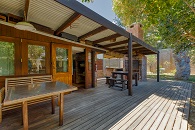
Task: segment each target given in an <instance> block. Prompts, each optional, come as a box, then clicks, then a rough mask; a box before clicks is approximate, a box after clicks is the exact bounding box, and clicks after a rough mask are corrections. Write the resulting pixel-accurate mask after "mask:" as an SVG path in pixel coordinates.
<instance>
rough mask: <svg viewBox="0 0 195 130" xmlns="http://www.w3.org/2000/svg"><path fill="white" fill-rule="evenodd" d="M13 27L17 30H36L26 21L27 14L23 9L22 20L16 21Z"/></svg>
mask: <svg viewBox="0 0 195 130" xmlns="http://www.w3.org/2000/svg"><path fill="white" fill-rule="evenodd" d="M14 27H15V28H17V29H19V30H27V31H35V30H36V28H35V27H34V26H33V25H32V24H30V23H29V22H27V14H26V12H25V11H24V21H22V22H18V23H16V24H15V26H14Z"/></svg>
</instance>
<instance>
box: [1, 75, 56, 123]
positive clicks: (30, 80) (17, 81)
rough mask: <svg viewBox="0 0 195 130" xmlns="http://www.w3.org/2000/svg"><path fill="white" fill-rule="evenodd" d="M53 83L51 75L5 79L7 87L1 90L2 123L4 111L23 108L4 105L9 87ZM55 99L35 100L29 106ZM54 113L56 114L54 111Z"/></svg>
mask: <svg viewBox="0 0 195 130" xmlns="http://www.w3.org/2000/svg"><path fill="white" fill-rule="evenodd" d="M51 81H52V76H51V75H44V76H29V77H17V78H6V79H5V87H3V88H2V89H1V90H0V123H1V122H2V111H7V110H11V109H15V108H19V107H21V104H18V103H17V104H14V105H9V106H6V105H4V104H3V100H4V98H5V95H6V93H7V90H8V87H13V86H17V85H28V84H34V83H43V82H51ZM53 98H55V97H49V96H48V97H45V98H40V99H37V100H33V101H30V102H28V105H32V104H36V103H39V102H44V101H47V100H52V101H53ZM52 113H54V111H53V109H52Z"/></svg>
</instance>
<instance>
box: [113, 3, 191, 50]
mask: <svg viewBox="0 0 195 130" xmlns="http://www.w3.org/2000/svg"><path fill="white" fill-rule="evenodd" d="M194 8H195V3H194V1H193V0H186V1H185V0H177V1H175V0H166V1H164V0H158V1H157V0H120V1H119V0H113V9H114V12H115V13H116V14H117V16H118V17H119V18H120V19H121V20H122V23H123V24H124V25H125V26H129V25H131V24H132V23H136V22H140V23H142V24H143V25H144V29H145V31H146V32H151V30H155V31H154V32H155V33H154V32H152V33H151V34H153V35H155V36H156V37H158V40H159V41H162V42H164V44H163V46H164V47H171V48H174V49H175V50H176V52H179V51H180V50H182V49H188V48H192V47H193V46H192V44H194V42H195V26H194V23H195V10H194ZM167 43H168V44H167Z"/></svg>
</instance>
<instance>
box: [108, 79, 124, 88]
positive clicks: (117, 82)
mask: <svg viewBox="0 0 195 130" xmlns="http://www.w3.org/2000/svg"><path fill="white" fill-rule="evenodd" d="M125 82H127V80H126V79H123V80H122V79H119V78H109V83H110V84H109V88H110V87H113V86H115V84H122V86H121V88H122V90H124V89H125V85H126V84H125ZM116 87H120V86H116Z"/></svg>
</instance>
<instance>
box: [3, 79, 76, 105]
mask: <svg viewBox="0 0 195 130" xmlns="http://www.w3.org/2000/svg"><path fill="white" fill-rule="evenodd" d="M74 90H77V87H73V86H70V85H68V84H65V83H62V82H59V81H55V82H44V83H39V84H29V85H18V86H14V87H8V92H7V94H6V96H5V100H4V104H12V103H16V102H22V101H28V100H33V99H37V98H42V97H46V96H52V95H57V94H59V93H62V92H71V91H74Z"/></svg>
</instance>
